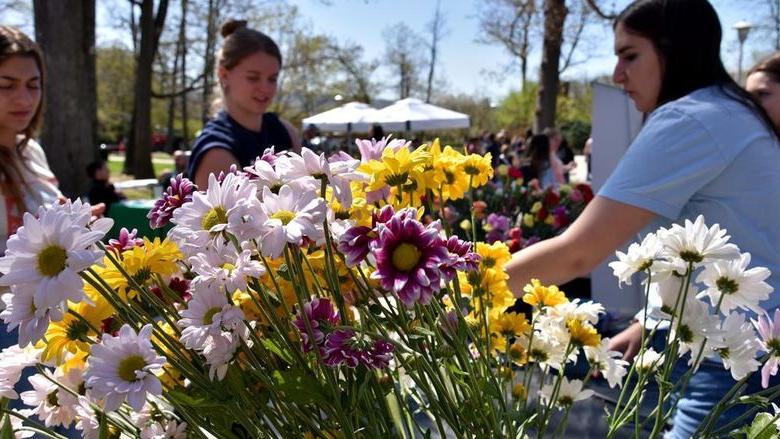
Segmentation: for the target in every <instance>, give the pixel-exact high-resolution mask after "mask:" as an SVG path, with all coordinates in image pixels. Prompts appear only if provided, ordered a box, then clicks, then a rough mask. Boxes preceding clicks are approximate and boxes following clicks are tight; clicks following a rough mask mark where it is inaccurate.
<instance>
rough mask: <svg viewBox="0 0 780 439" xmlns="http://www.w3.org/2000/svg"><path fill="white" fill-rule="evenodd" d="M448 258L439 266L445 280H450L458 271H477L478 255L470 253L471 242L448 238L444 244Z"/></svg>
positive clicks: (455, 237) (453, 237)
mask: <svg viewBox="0 0 780 439" xmlns="http://www.w3.org/2000/svg"><path fill="white" fill-rule="evenodd" d="M446 246H447V251H448V252H449V258H447V260H446V261H444V262H442V264H441V267H440V268H441V271H442V274H443V275H444V276H443V277H444V278H445V279H446V280H452V279H454V278H455V276H457V274H458V273H457V272H458V271H477V270H478V269H479V260H480V259H481V257H480V256H479V254H478V253H474V252H472V251H471V242H469V241H463V240H462V239H459V238H458V237H457V236H454V235H453V236H450V239H448V240H447V242H446Z"/></svg>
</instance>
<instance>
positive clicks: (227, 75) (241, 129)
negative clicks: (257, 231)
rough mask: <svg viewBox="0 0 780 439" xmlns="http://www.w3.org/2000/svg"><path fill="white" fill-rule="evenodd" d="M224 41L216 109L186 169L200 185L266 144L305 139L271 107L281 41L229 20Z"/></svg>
mask: <svg viewBox="0 0 780 439" xmlns="http://www.w3.org/2000/svg"><path fill="white" fill-rule="evenodd" d="M221 34H222V37H223V38H224V42H223V44H222V48H221V50H220V51H219V53H218V55H217V60H216V63H215V64H216V69H217V72H216V76H217V79H218V88H217V92H218V94H219V96H220V98H218V99H217V101H215V105H214V106H215V108H218V109H219V110H220V111H218V112H217V114H216V116H215V118H214V119H212V120H210V121H208V122H207V123H206V125H205V126H204V127H203V131H202V132H201V134H200V135H199V136H198V137H197V138H196V139H195V142H194V144H193V147H192V155H191V157H190V163H189V167H188V169H187V175H189V176H190V178H191V179H192V180H193V181H194V183H195V184H196V185H197V186H198V187H199V188H201V189H205V188H206V187H207V185H208V178H209V175H210V174H212V173H215V174H219V172H220V171H227V170H228V169H230V167H231V166H232V165H238V166H239V167H246V166H250V165H251V164H252V163H254V161H255V159H256V158H257V157H258V156H260V155H262V154H263V151H264V150H265V149H266V148H270V147H274V148H275V151H276V152H280V151H285V150H293V151H300V148H301V141H300V138H299V136H298V133H297V132H296V131H295V128H293V127H292V125H290V123H289V122H287V121H286V120H283V119H281V118H279V116H277V115H276V114H275V113H269V112H267V111H268V107H269V106H270V105H271V102H273V99H274V96H276V91H277V87H278V84H277V80H278V77H279V71H280V70H281V68H282V54H281V52H280V51H279V46H277V45H276V43H275V42H274V41H273V40H272V39H271V38H270V37H269V36H267V35H265V34H264V33H262V32H259V31H257V30H254V29H249V28H247V27H246V21H237V20H233V21H228V22H227V23H225V24H224V25H223V26H222V29H221Z"/></svg>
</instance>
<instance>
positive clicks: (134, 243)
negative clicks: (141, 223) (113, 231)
mask: <svg viewBox="0 0 780 439" xmlns="http://www.w3.org/2000/svg"><path fill="white" fill-rule="evenodd" d="M137 236H138V229H133V231H132V232H128V231H127V228H125V227H122V230H120V231H119V239H109V240H108V246H107V248H109V249H111V250H114V251H115V252H116V253H121V252H123V251H125V250H130V249H131V248H133V247H140V246H142V245H144V240H143V239H141V238H137Z"/></svg>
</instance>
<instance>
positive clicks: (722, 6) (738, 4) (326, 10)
mask: <svg viewBox="0 0 780 439" xmlns="http://www.w3.org/2000/svg"><path fill="white" fill-rule="evenodd" d="M268 1H269V2H273V1H282V0H268ZM287 1H288V2H289V3H291V4H293V5H296V6H298V8H299V10H300V12H301V15H302V16H303V19H304V22H306V23H307V25H308V26H310V27H311V28H312V29H313V31H316V32H318V33H325V34H329V35H332V36H334V37H336V38H337V39H338V40H339V41H352V42H357V43H360V44H361V45H362V46H363V47H364V49H365V52H364V54H365V55H366V56H367V57H368V58H372V59H375V58H376V59H381V58H382V57H383V55H384V52H385V42H384V39H383V37H382V33H383V30H384V29H385V28H388V27H390V26H391V25H393V24H395V23H398V22H403V23H406V24H407V25H408V26H409V27H411V28H412V29H413V30H415V31H416V32H417V33H419V34H422V35H425V34H426V25H427V23H428V22H429V21H430V19H431V17H432V15H433V12H434V10H435V7H436V0H330V1H324V0H287ZM570 1H571V2H574V1H581V0H570ZM711 1H712V2H713V4H714V5H715V8H716V10H717V11H718V14H719V15H720V17H721V23H722V25H723V27H724V39H723V43H722V48H723V59H724V62H725V63H726V66H727V68H729V69H730V70H734V71H736V70H737V58H738V43H737V37H736V31H735V30H734V29H732V28H731V27H732V25H733V24H734V23H735V22H737V21H739V20H747V21H750V22H752V23H754V24H756V25H759V27H758V28H757V29H756V30H754V31H752V32H751V35H750V36H749V37H748V41H747V43H746V45H745V60H744V62H743V64H744V66H745V68H749V66H750V65H751V64H752V62H753V60H754V55H755V54H759V53H767V51H769V50H771V48H772V47H771V45H772V42H771V38H769V33H768V30H767V28H766V26H765V21H766V19H765V17H766V12H765V6H764V5H765V1H764V0H711ZM97 3H98V14H97V39H98V44H101V43H106V42H109V41H112V40H117V39H120V40H123V41H128V40H129V35H128V34H129V32H126V31H121V32H119V31H117V29H116V28H115V27H114V26H112V23H111V20H110V16H109V13H108V10H107V9H108V8H109V7H111V6H112V5H113V7H117V6H119V7H122V8H124V7H126V0H98V2H97ZM117 3H118V5H117ZM600 3H601V4H605V5H608V6H613V5H614V7H617V8H620V7H623V6H624V5H626V4H628V3H629V0H606V1H604V0H602V1H601V2H600ZM479 4H480V0H442V10H443V11H444V13H445V15H446V21H447V29H448V30H449V34H448V36H447V37H446V38H445V39H444V40H443V41H442V42H441V46H440V60H441V61H440V63H439V64H438V65H437V72H438V73H437V75H438V76H440V77H442V78H444V79H445V80H446V83H447V89H448V90H447V91H449V92H451V93H466V94H471V95H477V96H485V97H489V98H491V99H494V100H500V99H501V98H502V97H503V96H505V95H506V93H507V92H508V91H510V90H512V89H519V87H520V73H519V68H518V67H517V66H516V65H515V68H514V69H511V70H508V71H507V70H506V69H505V67H506V66H507V65H509V64H510V62H511V58H510V56H509V55H508V54H507V53H506V52H505V51H504V49H503V48H502V47H500V46H499V45H484V44H479V43H476V42H475V40H476V39H477V38H478V36H479V34H480V29H479V23H478V20H477V18H476V15H477V12H478V10H479ZM3 21H5V22H6V23H10V24H17V25H18V24H23V25H24V24H26V26H25V30H26V31H30V32H31V31H32V27H31V22H32V20H31V18H30V17H24V16H16V15H12V16H9V17H7V18H6V17H4V20H3ZM762 25H763V26H762ZM587 41H590V42H591V43H590V45H589V46H584V47H581V48H580V49H579V51H578V52H579V54H580V56H581V57H583V58H585V59H586V62H584V63H581V64H578V65H576V66H575V67H573V68H571V69H569V70H567V71H566V72H565V74H564V78H566V79H571V78H578V79H593V78H595V77H597V76H600V75H604V74H609V73H610V72H611V70H612V67H613V65H614V62H615V58H614V56H613V55H612V31H611V29H610V28H609V26H607V25H606V24H604V25H600V26H592V27H591V33H590V35H589V36H588V39H587ZM540 46H541V42H540V41H537V44H536V47H537V49H538V48H539V47H540ZM426 55H427V54H426ZM585 55H587V56H586V57H585ZM540 59H541V55H540V53H539V51H538V50H536V51H535V52H534V53H533V54H532V55H531V57H530V66H529V74H530V76H531V77H534V76H536V72H537V70H538V66H539V61H540ZM381 69H382V67H381V66H380V70H381ZM489 72H505V73H506V74H505V75H503V78H500V77H497V76H496V75H489V74H488V73H489ZM378 75H379V76H381V72H380V73H378ZM379 76H378V78H379ZM383 96H384V97H389V98H392V97H393V92H392V91H391V90H387V91H385V92H384V93H383Z"/></svg>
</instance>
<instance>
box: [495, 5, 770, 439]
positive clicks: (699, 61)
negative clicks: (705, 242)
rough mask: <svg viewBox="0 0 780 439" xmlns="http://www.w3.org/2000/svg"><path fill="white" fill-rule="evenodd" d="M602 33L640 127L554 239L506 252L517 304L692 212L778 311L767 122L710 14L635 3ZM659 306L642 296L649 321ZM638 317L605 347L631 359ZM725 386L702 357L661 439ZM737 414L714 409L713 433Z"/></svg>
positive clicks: (680, 369)
mask: <svg viewBox="0 0 780 439" xmlns="http://www.w3.org/2000/svg"><path fill="white" fill-rule="evenodd" d="M614 32H615V43H614V45H615V54H616V55H617V59H618V61H617V65H616V66H615V70H614V73H613V80H614V81H615V83H617V84H620V85H621V86H622V87H623V89H624V90H625V91H626V92H627V93H628V95H629V96H630V97H631V99H632V100H633V101H634V104H635V106H636V108H637V110H639V111H640V112H643V113H647V114H648V117H647V120H646V122H645V124H644V126H643V127H642V129H641V131H640V132H639V134H638V135H637V137H636V138H635V139H634V141H633V142H632V143H631V146H630V147H629V148H628V150H627V152H626V154H625V155H624V156H623V158H622V159H621V161H620V163H619V164H618V166H617V168H616V169H615V170H614V172H613V173H612V175H610V177H609V178H608V179H607V181H606V182H605V183H604V185H603V186H602V188H601V189H600V191H599V193H598V195H597V196H596V197H595V198H594V199H593V200H592V201H591V202H590V203H589V204H588V206H587V207H586V208H585V210H584V211H583V213H582V214H581V215H580V216H579V217H578V218H577V220H576V221H575V222H574V223H573V224H572V225H571V226H569V228H568V229H566V231H565V232H563V233H562V234H561V235H559V236H556V237H554V238H551V239H548V240H545V241H542V242H540V243H538V244H535V245H533V246H531V247H528V248H526V249H523V250H521V251H519V252H517V253H515V254H514V255H513V257H512V260H511V261H510V262H509V263H508V264H507V267H506V270H507V274H508V275H509V285H510V288H511V289H512V291H513V292H514V293H515V295H522V290H523V286H524V285H526V284H527V283H528V281H529V280H530V279H531V278H532V277H533V278H537V279H539V280H540V281H541V282H542V283H544V284H561V283H564V282H566V281H568V280H571V279H572V278H574V277H577V276H581V275H585V274H587V273H590V272H591V271H592V270H593V269H594V268H595V267H596V266H597V265H598V264H600V263H601V262H602V261H605V260H606V259H608V258H614V253H615V251H616V250H617V249H619V248H621V247H622V246H623V245H625V243H626V242H628V241H629V240H632V241H633V240H636V239H638V238H637V235H639V236H640V237H642V236H645V235H646V234H647V233H651V232H655V231H656V230H658V229H659V228H660V227H670V225H671V224H672V223H677V224H682V223H683V222H684V220H691V221H693V220H695V219H696V218H697V217H698V216H699V215H703V217H704V218H705V221H706V222H707V224H708V225H714V224H719V225H720V227H721V229H726V230H727V231H728V234H729V235H730V236H731V240H730V241H731V242H733V243H735V244H737V245H738V246H739V247H740V249H741V251H742V252H745V253H750V255H751V257H752V259H751V267H753V266H761V267H767V268H768V269H769V270H770V271H771V273H772V275H771V276H770V277H769V278H767V279H766V282H767V283H768V284H769V285H770V286H772V287H773V288H774V290H775V293H774V294H772V295H770V296H769V299H768V300H765V301H763V302H761V304H760V306H761V307H762V308H764V309H765V310H766V311H767V312H769V313H770V315H771V313H773V312H774V310H775V309H777V308H778V307H780V294H778V293H777V290H778V289H780V252H778V251H777V243H780V223H778V221H777V218H778V217H780V166H778V165H777V164H778V163H780V143H779V142H778V138H777V135H776V134H775V131H774V129H773V124H772V121H771V120H770V119H769V116H768V115H767V113H766V112H765V111H764V110H763V109H762V108H761V106H760V105H759V104H758V102H756V101H755V100H754V98H753V97H752V96H751V95H750V94H749V93H747V92H746V91H745V90H743V89H742V88H740V87H739V85H738V84H737V83H736V82H734V80H733V79H732V78H731V76H730V75H729V73H728V72H727V71H726V68H725V67H724V65H723V62H722V61H721V58H720V54H721V50H720V49H721V36H722V30H721V26H720V22H719V20H718V15H717V13H716V12H715V9H714V8H713V7H712V5H711V4H710V3H709V2H708V1H707V0H639V1H636V2H633V3H631V4H630V5H629V6H628V7H627V8H626V9H624V10H623V12H621V13H620V14H619V15H618V17H617V19H616V20H615V22H614ZM660 303H661V299H660V297H659V296H658V295H657V291H656V290H653V291H651V296H650V300H649V307H650V311H651V312H650V313H649V315H654V312H657V311H658V308H659V305H660ZM642 320H643V319H642V317H641V315H638V316H637V319H636V322H635V323H633V324H632V325H631V326H630V327H629V328H628V329H626V330H625V331H623V332H621V333H620V334H618V335H617V336H615V337H613V338H612V339H611V341H610V347H609V349H610V350H617V351H621V352H624V357H623V358H624V359H626V360H629V361H630V360H631V359H633V357H634V355H636V353H637V351H638V350H639V345H640V340H641V334H642V331H645V330H647V328H643V327H642V324H641V323H639V321H642ZM650 324H651V325H653V326H654V325H655V322H653V321H652V319H651V322H650ZM666 327H667V328H668V322H667V326H666ZM667 331H668V329H661V330H658V331H655V332H654V336H653V338H652V342H653V344H654V347H656V349H659V348H663V343H664V337H665V335H666V334H667ZM687 368H688V367H687V358H682V359H680V360H679V361H677V362H675V364H674V370H673V376H672V378H673V379H674V380H679V378H680V376H681V375H682V374H683V373H685V371H687ZM760 375H761V374H754V375H753V376H752V377H751V378H750V379H749V380H748V382H747V389H746V391H745V393H746V394H752V393H755V392H756V391H758V390H760V389H761V383H760V378H761V377H760ZM778 381H780V380H778V379H777V377H775V378H774V379H772V380H771V381H770V385H776V384H777V382H778ZM733 385H734V380H733V379H732V377H731V374H730V373H729V371H727V370H724V368H723V365H722V364H721V363H720V362H719V361H716V360H711V359H704V360H703V362H702V364H701V366H700V367H699V369H698V370H697V371H696V372H695V373H693V375H692V377H691V380H690V382H689V383H688V387H687V389H686V390H685V392H684V393H683V394H682V395H676V396H677V397H678V399H677V409H676V412H675V414H674V416H673V427H672V430H671V431H670V432H668V433H667V435H666V436H665V437H666V438H670V439H682V438H690V437H691V436H692V435H693V433H694V431H695V430H696V428H697V427H698V425H699V424H700V423H701V422H702V420H704V418H705V417H706V416H707V414H708V413H709V412H710V410H711V409H712V408H713V407H714V406H715V404H717V403H718V401H719V400H720V399H721V398H722V397H723V395H724V393H725V392H726V391H727V390H728V389H730V388H731V387H732V386H733ZM744 410H745V406H738V407H734V408H733V409H730V410H728V411H726V412H725V413H724V414H723V416H721V417H720V418H719V419H718V420H717V423H718V425H721V426H722V425H724V424H726V423H728V422H729V421H731V420H733V419H735V418H736V417H737V416H739V415H740V414H741V413H744Z"/></svg>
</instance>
